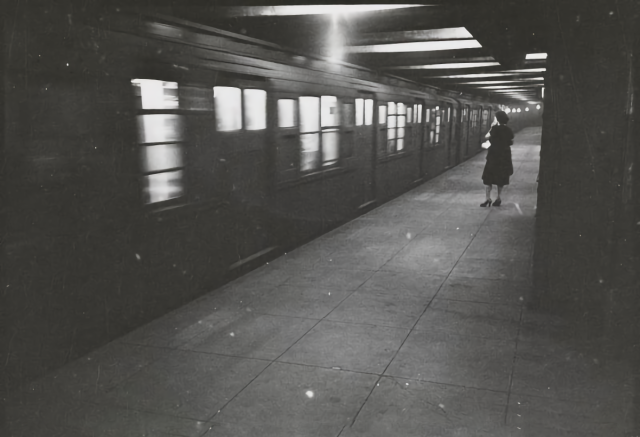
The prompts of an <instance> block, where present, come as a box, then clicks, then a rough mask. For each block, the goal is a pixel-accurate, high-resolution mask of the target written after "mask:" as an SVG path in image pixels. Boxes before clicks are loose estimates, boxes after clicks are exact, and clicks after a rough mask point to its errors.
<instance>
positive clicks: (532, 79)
mask: <svg viewBox="0 0 640 437" xmlns="http://www.w3.org/2000/svg"><path fill="white" fill-rule="evenodd" d="M541 80H544V77H531V78H528V79H514V80H480V81H474V82H456V84H460V85H491V84H500V83H527V82H529V81H541Z"/></svg>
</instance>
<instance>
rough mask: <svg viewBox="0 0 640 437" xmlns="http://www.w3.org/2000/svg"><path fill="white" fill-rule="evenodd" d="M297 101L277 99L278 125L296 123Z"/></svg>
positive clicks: (292, 124) (292, 125) (285, 125)
mask: <svg viewBox="0 0 640 437" xmlns="http://www.w3.org/2000/svg"><path fill="white" fill-rule="evenodd" d="M297 103H298V102H297V101H295V100H293V99H280V100H278V127H296V126H297V125H298V120H297V117H296V115H297V111H296V109H297V108H296V105H297Z"/></svg>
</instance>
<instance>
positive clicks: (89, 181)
mask: <svg viewBox="0 0 640 437" xmlns="http://www.w3.org/2000/svg"><path fill="white" fill-rule="evenodd" d="M30 31H31V32H38V30H33V29H31V30H30ZM63 33H64V32H63ZM42 35H44V34H41V36H42ZM43 38H45V39H46V37H43ZM64 40H65V45H64V49H62V48H60V49H57V50H50V51H47V50H46V49H41V50H40V49H38V47H37V46H34V47H32V48H31V49H30V50H29V51H28V52H29V53H30V55H29V59H28V60H27V61H28V63H29V65H28V69H27V70H28V78H26V77H21V76H20V74H21V73H20V74H19V72H17V73H15V74H14V75H13V76H11V77H13V78H14V79H15V78H16V77H18V79H15V82H16V83H18V84H19V86H18V87H17V88H16V87H15V86H14V88H13V89H11V92H9V93H8V95H7V104H8V107H12V108H14V110H13V111H12V114H8V115H9V119H12V120H16V123H14V124H12V125H10V127H9V133H8V137H9V140H10V141H9V142H8V144H9V145H8V158H7V160H8V162H9V165H8V167H7V168H9V169H12V170H9V173H10V174H9V175H8V177H7V192H8V193H9V194H8V201H9V204H10V205H11V211H12V213H11V214H10V215H8V217H7V221H8V222H7V224H8V229H9V233H8V237H7V240H6V242H5V248H6V253H7V255H8V257H7V263H8V265H7V269H6V271H7V284H8V288H7V290H9V291H10V292H9V299H8V301H7V302H8V307H7V308H8V312H7V313H8V315H9V326H10V327H11V329H10V331H11V332H9V333H8V335H9V337H10V340H11V353H10V356H9V357H8V359H7V367H6V368H7V369H8V374H9V376H10V377H16V378H17V379H24V378H25V377H28V376H30V375H36V374H39V373H42V372H43V371H45V370H46V369H47V368H51V367H57V366H59V365H62V364H64V363H65V362H66V361H68V360H70V359H73V358H75V357H77V356H80V355H82V354H84V353H86V352H87V351H89V350H91V349H93V348H95V347H97V346H100V345H101V344H104V343H106V342H108V341H110V340H112V339H114V338H116V337H118V336H120V335H123V334H124V333H126V332H129V331H130V330H132V329H133V328H135V327H137V326H140V325H141V324H143V323H146V322H148V321H150V320H152V319H154V318H156V317H158V316H160V315H162V314H164V313H166V312H168V311H170V310H171V309H174V308H176V307H178V306H180V305H182V304H184V303H186V302H188V301H191V300H193V299H194V298H195V297H197V296H199V295H201V294H203V293H204V292H205V291H207V290H211V289H213V288H215V287H218V286H221V285H223V284H224V283H226V282H228V281H229V280H231V279H233V278H235V277H238V276H239V275H242V274H244V273H246V272H247V271H249V270H251V269H253V268H256V267H257V266H259V265H262V264H264V263H265V262H266V261H269V260H270V259H273V258H275V257H277V256H279V255H281V254H282V253H284V252H286V251H288V250H291V249H292V248H294V247H296V246H298V245H300V244H302V243H304V242H306V241H309V240H310V239H312V238H315V237H317V236H319V235H321V234H322V233H325V232H327V231H329V230H331V229H333V228H335V227H336V226H338V225H340V224H343V223H345V222H347V221H349V220H351V219H353V218H355V217H357V216H358V215H361V214H363V213H365V212H367V211H369V210H371V209H372V208H375V207H376V206H377V205H380V204H381V203H384V202H386V201H388V200H390V199H392V198H394V197H396V196H398V195H400V194H401V193H403V192H406V191H407V190H410V189H411V188H413V187H415V186H417V185H418V184H420V183H422V182H424V181H426V180H428V179H430V178H433V177H435V176H436V175H438V174H440V173H441V172H443V171H445V170H446V169H448V168H451V167H453V166H455V165H457V164H459V163H460V162H462V161H464V160H466V159H468V158H469V157H471V156H473V155H475V154H476V153H478V152H479V151H480V150H482V149H481V143H482V142H483V141H484V140H483V136H484V134H486V132H487V131H488V129H489V126H490V124H491V121H492V119H493V114H494V113H495V112H496V111H497V110H498V109H499V105H497V104H494V103H492V102H490V101H488V100H486V99H483V98H479V97H473V96H468V95H461V94H459V93H454V92H449V91H444V90H439V89H437V88H434V87H427V86H424V85H420V84H417V83H413V82H410V81H407V80H405V79H401V78H397V77H393V76H389V75H383V74H380V73H378V72H375V71H372V70H369V69H367V68H363V67H359V66H355V65H349V64H345V63H336V62H330V61H329V60H325V59H321V58H315V57H312V56H309V55H302V54H299V53H295V52H293V51H290V50H287V49H284V48H282V47H279V46H275V45H273V44H270V43H267V42H264V41H258V40H254V39H251V38H248V37H246V36H243V35H237V34H231V33H228V32H225V31H222V30H218V29H213V28H210V27H206V26H202V25H199V24H196V23H191V22H186V21H182V20H179V19H175V18H170V17H162V16H159V15H148V16H145V15H140V14H126V13H115V12H114V13H113V14H112V15H110V16H109V17H107V18H106V19H103V20H98V19H96V20H95V21H93V22H92V21H91V20H85V21H84V22H82V23H78V22H75V23H73V26H69V28H68V29H67V31H66V33H65V35H64ZM41 44H44V43H42V42H41ZM41 47H45V48H46V45H42V46H41ZM27 61H25V62H27ZM16 68H17V67H16ZM25 74H26V73H25ZM19 76H20V77H19ZM10 85H11V83H10Z"/></svg>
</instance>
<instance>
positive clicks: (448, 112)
mask: <svg viewBox="0 0 640 437" xmlns="http://www.w3.org/2000/svg"><path fill="white" fill-rule="evenodd" d="M449 122H451V106H448V107H447V123H449Z"/></svg>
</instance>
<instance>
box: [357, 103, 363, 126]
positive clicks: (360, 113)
mask: <svg viewBox="0 0 640 437" xmlns="http://www.w3.org/2000/svg"><path fill="white" fill-rule="evenodd" d="M363 124H364V99H356V126H362V125H363Z"/></svg>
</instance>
